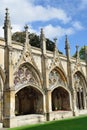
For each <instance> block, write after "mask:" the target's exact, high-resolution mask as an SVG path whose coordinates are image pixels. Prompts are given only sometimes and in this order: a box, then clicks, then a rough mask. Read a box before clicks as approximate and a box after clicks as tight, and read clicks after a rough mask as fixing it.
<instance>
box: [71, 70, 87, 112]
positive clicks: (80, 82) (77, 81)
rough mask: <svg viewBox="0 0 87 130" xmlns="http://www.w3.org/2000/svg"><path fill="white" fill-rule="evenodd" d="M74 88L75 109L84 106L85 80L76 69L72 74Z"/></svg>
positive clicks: (83, 107)
mask: <svg viewBox="0 0 87 130" xmlns="http://www.w3.org/2000/svg"><path fill="white" fill-rule="evenodd" d="M73 77H74V89H75V93H76V107H77V109H79V110H81V109H85V108H86V104H87V103H86V100H85V96H86V82H85V78H84V76H83V75H82V74H81V73H80V72H79V71H78V72H76V73H75V74H74V76H73Z"/></svg>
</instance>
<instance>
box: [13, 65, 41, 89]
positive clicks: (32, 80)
mask: <svg viewBox="0 0 87 130" xmlns="http://www.w3.org/2000/svg"><path fill="white" fill-rule="evenodd" d="M27 84H31V85H33V86H38V87H39V88H41V86H42V79H41V76H40V73H39V72H38V71H37V70H36V69H35V68H34V66H33V65H31V64H29V63H25V64H22V65H20V66H19V68H18V69H17V70H16V71H15V72H14V86H15V90H17V89H19V87H20V86H25V85H27Z"/></svg>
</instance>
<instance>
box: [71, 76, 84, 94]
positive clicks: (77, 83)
mask: <svg viewBox="0 0 87 130" xmlns="http://www.w3.org/2000/svg"><path fill="white" fill-rule="evenodd" d="M73 81H74V88H75V89H76V90H77V91H79V90H82V89H83V85H84V83H83V79H81V77H79V75H78V74H74V76H73Z"/></svg>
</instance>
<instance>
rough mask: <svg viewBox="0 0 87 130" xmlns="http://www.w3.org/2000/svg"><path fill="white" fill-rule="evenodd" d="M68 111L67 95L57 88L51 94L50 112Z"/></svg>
mask: <svg viewBox="0 0 87 130" xmlns="http://www.w3.org/2000/svg"><path fill="white" fill-rule="evenodd" d="M57 110H65V111H68V110H70V101H69V93H68V92H67V91H66V90H65V89H64V88H62V87H58V88H56V89H54V90H53V92H52V111H57Z"/></svg>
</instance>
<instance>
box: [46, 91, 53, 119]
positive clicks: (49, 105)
mask: <svg viewBox="0 0 87 130" xmlns="http://www.w3.org/2000/svg"><path fill="white" fill-rule="evenodd" d="M50 112H52V101H51V91H50V90H48V89H47V92H46V115H47V121H49V120H50Z"/></svg>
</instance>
